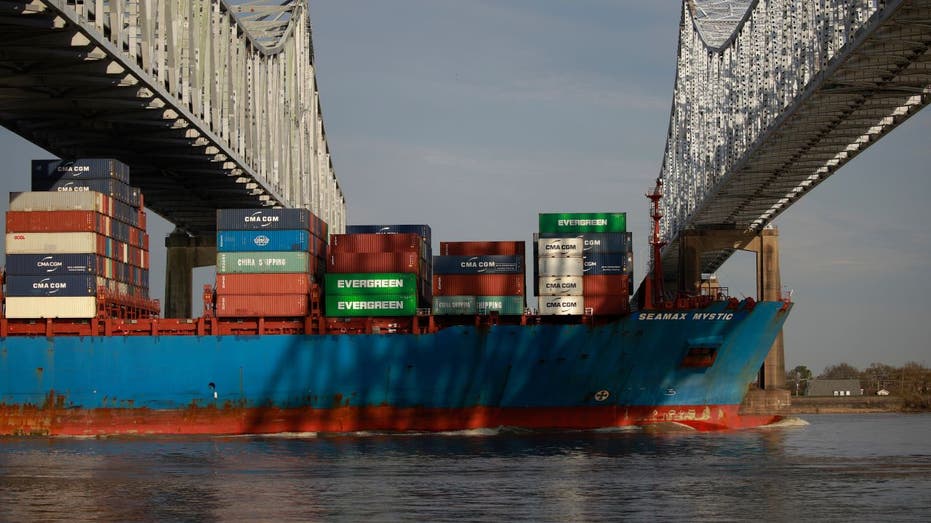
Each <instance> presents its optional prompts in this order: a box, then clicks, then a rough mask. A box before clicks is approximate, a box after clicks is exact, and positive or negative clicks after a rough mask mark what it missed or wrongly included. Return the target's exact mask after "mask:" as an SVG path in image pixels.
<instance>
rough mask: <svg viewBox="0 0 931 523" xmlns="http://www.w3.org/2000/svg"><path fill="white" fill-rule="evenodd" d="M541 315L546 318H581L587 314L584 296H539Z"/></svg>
mask: <svg viewBox="0 0 931 523" xmlns="http://www.w3.org/2000/svg"><path fill="white" fill-rule="evenodd" d="M537 300H538V302H539V306H540V314H541V315H544V316H569V315H576V316H581V315H582V314H585V299H584V298H583V297H582V296H538V297H537Z"/></svg>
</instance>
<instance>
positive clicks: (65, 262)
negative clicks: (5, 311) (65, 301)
mask: <svg viewBox="0 0 931 523" xmlns="http://www.w3.org/2000/svg"><path fill="white" fill-rule="evenodd" d="M101 260H103V258H98V256H96V255H94V254H8V255H7V256H6V272H7V274H10V275H12V274H23V275H40V274H97V272H98V269H99V268H102V267H103V264H102V263H100V262H101Z"/></svg>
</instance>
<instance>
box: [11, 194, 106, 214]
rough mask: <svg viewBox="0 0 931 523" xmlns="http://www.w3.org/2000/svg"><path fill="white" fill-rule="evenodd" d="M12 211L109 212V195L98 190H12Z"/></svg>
mask: <svg viewBox="0 0 931 523" xmlns="http://www.w3.org/2000/svg"><path fill="white" fill-rule="evenodd" d="M10 210H11V211H97V212H99V213H103V214H109V209H107V197H106V196H104V195H103V194H101V193H98V192H92V191H87V192H47V191H34V192H11V193H10Z"/></svg>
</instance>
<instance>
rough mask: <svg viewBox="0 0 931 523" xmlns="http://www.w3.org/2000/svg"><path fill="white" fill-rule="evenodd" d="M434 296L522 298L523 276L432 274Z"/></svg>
mask: <svg viewBox="0 0 931 523" xmlns="http://www.w3.org/2000/svg"><path fill="white" fill-rule="evenodd" d="M433 295H434V296H523V295H524V275H523V274H434V275H433Z"/></svg>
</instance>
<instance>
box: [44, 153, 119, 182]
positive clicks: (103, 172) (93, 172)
mask: <svg viewBox="0 0 931 523" xmlns="http://www.w3.org/2000/svg"><path fill="white" fill-rule="evenodd" d="M91 178H113V179H115V180H119V181H121V182H123V183H129V166H128V165H126V164H125V163H123V162H121V161H119V160H115V159H112V158H80V159H76V160H33V161H32V179H33V180H37V179H38V180H48V179H53V180H59V179H73V180H79V179H91ZM33 183H35V182H33Z"/></svg>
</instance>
